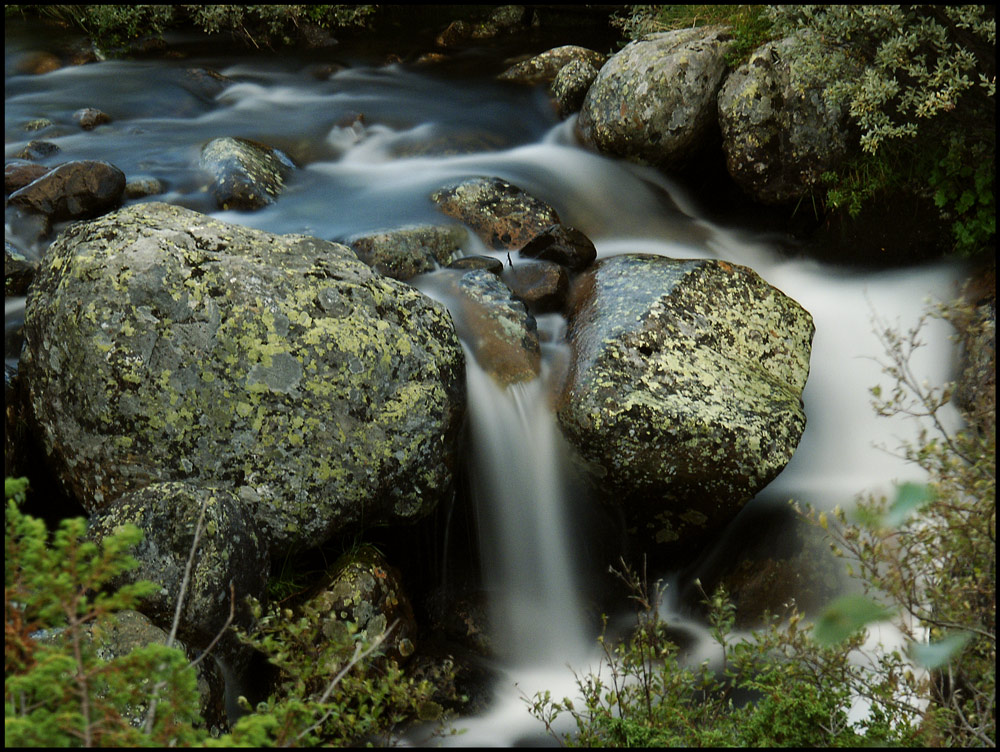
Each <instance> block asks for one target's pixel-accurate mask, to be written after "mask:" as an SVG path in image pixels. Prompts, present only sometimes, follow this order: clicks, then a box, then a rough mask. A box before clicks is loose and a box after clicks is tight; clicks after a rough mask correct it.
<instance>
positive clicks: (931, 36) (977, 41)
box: [767, 5, 996, 256]
mask: <svg viewBox="0 0 1000 752" xmlns="http://www.w3.org/2000/svg"><path fill="white" fill-rule="evenodd" d="M767 12H768V15H769V17H770V18H771V20H772V22H773V28H772V33H774V34H777V35H787V34H794V33H796V32H799V31H802V30H808V31H811V32H812V34H811V35H809V36H806V37H804V38H803V46H802V48H801V54H802V55H803V56H805V57H806V58H815V59H816V61H817V62H818V64H819V65H820V69H821V70H822V69H823V67H822V62H823V60H825V59H826V58H827V57H828V54H827V52H826V50H827V49H829V48H830V47H835V48H838V49H840V50H844V51H846V52H847V53H848V54H849V55H850V56H851V58H853V59H854V60H855V61H856V62H857V63H859V64H860V65H861V66H862V74H861V75H860V76H843V75H839V73H838V71H837V70H836V69H835V68H833V67H832V66H831V67H827V69H826V70H827V75H828V78H827V81H826V84H825V87H824V96H826V97H827V98H828V99H829V100H831V102H832V103H835V104H837V105H838V106H840V105H846V108H847V110H848V111H849V113H850V117H851V119H852V121H853V124H854V126H856V127H857V129H858V146H859V154H858V155H857V156H856V157H855V158H854V159H852V160H851V161H850V162H848V163H847V164H845V166H844V167H843V168H841V169H839V170H836V171H835V172H833V173H830V174H828V175H827V176H826V182H827V184H828V185H829V191H828V193H827V202H828V205H829V206H830V207H831V208H833V209H839V208H844V209H846V210H848V211H849V213H850V214H851V215H852V216H855V215H857V213H858V212H859V211H860V208H861V207H862V206H863V205H866V204H867V203H869V202H870V201H871V199H872V198H873V197H874V196H877V195H880V194H883V193H893V192H900V191H901V192H903V193H904V194H905V193H909V194H912V195H916V196H922V197H926V198H932V199H933V200H934V202H935V203H936V204H937V206H938V208H939V209H941V216H942V219H943V220H944V221H945V222H946V223H947V224H948V226H949V227H950V229H951V234H952V236H953V238H954V242H953V246H952V248H951V249H950V250H952V251H953V252H955V253H957V254H959V255H963V256H970V255H973V254H976V253H979V252H982V251H983V250H984V249H986V248H988V247H989V246H990V245H991V244H993V243H995V237H996V225H995V220H994V215H995V200H994V195H993V192H994V188H993V184H994V182H995V179H996V166H995V153H996V149H995V128H996V115H995V107H996V103H995V99H996V79H995V75H996V74H995V67H996V49H995V47H996V11H995V9H994V8H993V7H991V6H985V5H961V6H955V5H938V6H933V5H919V6H917V5H913V6H907V5H776V6H768V11H767Z"/></svg>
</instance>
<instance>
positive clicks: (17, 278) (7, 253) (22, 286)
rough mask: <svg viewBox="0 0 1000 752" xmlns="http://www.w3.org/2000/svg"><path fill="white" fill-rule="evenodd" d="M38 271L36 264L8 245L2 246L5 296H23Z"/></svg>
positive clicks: (5, 243)
mask: <svg viewBox="0 0 1000 752" xmlns="http://www.w3.org/2000/svg"><path fill="white" fill-rule="evenodd" d="M37 271H38V262H37V261H32V260H31V259H28V258H26V257H25V255H24V254H23V253H21V252H20V251H19V250H17V249H16V248H15V247H14V246H12V245H11V244H10V243H8V242H6V241H4V245H3V291H4V295H5V296H14V295H24V293H25V292H26V291H27V289H28V285H30V284H31V280H33V279H34V278H35V273H36V272H37Z"/></svg>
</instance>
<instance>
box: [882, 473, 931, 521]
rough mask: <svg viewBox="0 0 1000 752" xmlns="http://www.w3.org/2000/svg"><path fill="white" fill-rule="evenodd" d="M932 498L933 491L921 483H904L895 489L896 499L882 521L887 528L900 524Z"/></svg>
mask: <svg viewBox="0 0 1000 752" xmlns="http://www.w3.org/2000/svg"><path fill="white" fill-rule="evenodd" d="M933 500H934V492H933V491H932V490H931V489H930V487H929V486H926V485H924V484H922V483H904V484H903V485H901V486H900V487H899V488H898V489H897V491H896V500H895V501H894V502H892V505H891V506H890V507H889V511H888V512H886V514H885V518H884V519H883V520H882V523H883V524H884V525H885V526H886V527H888V528H897V527H899V526H900V525H902V524H903V523H904V522H905V521H906V519H907V517H909V516H910V515H911V514H912V513H913V512H916V511H917V510H918V509H921V508H922V507H924V506H926V505H927V504H929V503H930V502H931V501H933Z"/></svg>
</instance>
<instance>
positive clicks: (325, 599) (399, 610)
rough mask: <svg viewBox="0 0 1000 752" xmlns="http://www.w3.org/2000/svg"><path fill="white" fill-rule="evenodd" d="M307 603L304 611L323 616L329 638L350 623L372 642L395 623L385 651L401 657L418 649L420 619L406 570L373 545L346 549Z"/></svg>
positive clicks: (384, 648) (323, 626) (397, 659)
mask: <svg viewBox="0 0 1000 752" xmlns="http://www.w3.org/2000/svg"><path fill="white" fill-rule="evenodd" d="M306 603H307V609H306V612H307V613H310V614H314V615H315V616H314V617H313V618H319V619H320V620H321V622H322V630H321V631H322V632H323V634H325V635H326V636H327V637H330V638H332V637H334V635H335V632H336V630H340V629H344V628H345V624H346V623H350V624H353V625H354V626H355V627H356V628H357V630H358V634H359V635H360V636H361V638H362V639H363V640H364V641H365V642H369V641H371V640H374V639H376V638H377V637H379V636H381V635H382V634H384V633H385V632H386V630H387V629H389V628H390V627H391V629H392V631H391V632H390V633H389V635H388V637H387V638H386V643H385V644H384V645H383V650H382V652H383V653H384V654H385V655H388V656H389V657H390V658H394V659H395V660H396V661H398V662H402V661H404V660H405V659H406V658H409V657H410V656H411V655H412V654H413V651H414V650H415V649H416V639H417V622H416V619H415V618H414V616H413V607H412V606H411V605H410V600H409V598H408V597H407V595H406V592H405V590H404V589H403V579H402V575H401V574H400V572H399V570H398V569H396V568H395V567H393V566H390V565H389V563H388V562H387V561H386V560H385V557H383V556H382V554H381V553H379V551H378V550H377V549H376V548H374V547H373V546H368V545H364V546H360V547H359V548H357V549H355V550H353V551H350V552H348V553H346V554H344V555H343V556H342V557H341V558H340V559H339V560H338V561H337V562H336V563H335V564H334V565H333V567H331V569H330V574H329V575H328V577H327V578H326V581H324V582H322V583H321V584H320V586H319V587H318V588H316V589H315V590H314V591H313V593H312V594H311V596H310V597H309V599H308V600H307V602H306Z"/></svg>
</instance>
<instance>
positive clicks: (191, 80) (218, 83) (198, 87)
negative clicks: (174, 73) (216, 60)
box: [184, 68, 233, 99]
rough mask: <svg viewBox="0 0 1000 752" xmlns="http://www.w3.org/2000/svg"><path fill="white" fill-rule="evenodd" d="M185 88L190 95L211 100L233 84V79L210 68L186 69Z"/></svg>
mask: <svg viewBox="0 0 1000 752" xmlns="http://www.w3.org/2000/svg"><path fill="white" fill-rule="evenodd" d="M185 73H186V74H187V77H186V81H185V87H184V88H186V89H187V90H188V91H190V92H191V93H192V94H195V95H197V96H201V97H204V98H205V99H213V98H215V96H216V95H217V94H219V93H220V92H221V91H222V90H223V89H225V88H226V87H227V86H229V85H230V84H232V83H233V79H231V78H230V77H229V76H225V75H223V74H221V73H219V72H218V71H217V70H213V69H211V68H188V69H187V71H185Z"/></svg>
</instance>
